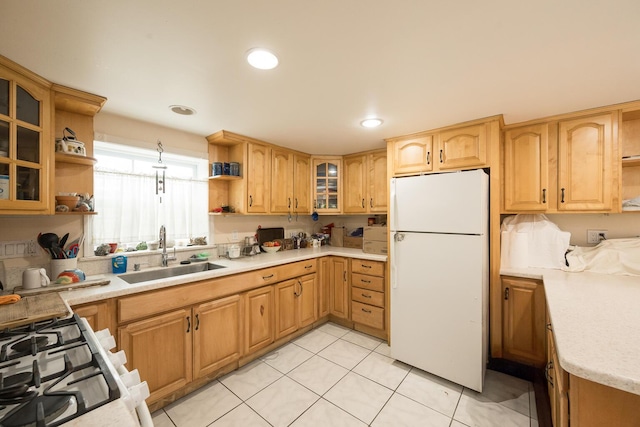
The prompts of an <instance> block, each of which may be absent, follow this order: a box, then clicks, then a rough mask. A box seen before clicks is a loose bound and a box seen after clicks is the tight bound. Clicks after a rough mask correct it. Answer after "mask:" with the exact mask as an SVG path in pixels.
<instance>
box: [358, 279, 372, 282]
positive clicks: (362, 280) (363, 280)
mask: <svg viewBox="0 0 640 427" xmlns="http://www.w3.org/2000/svg"><path fill="white" fill-rule="evenodd" d="M360 281H361V282H362V283H371V280H365V279H360Z"/></svg>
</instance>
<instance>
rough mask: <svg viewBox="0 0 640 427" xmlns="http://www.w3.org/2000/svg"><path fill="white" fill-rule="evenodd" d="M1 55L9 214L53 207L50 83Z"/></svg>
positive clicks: (3, 203) (2, 204) (2, 201)
mask: <svg viewBox="0 0 640 427" xmlns="http://www.w3.org/2000/svg"><path fill="white" fill-rule="evenodd" d="M7 65H8V66H5V64H4V61H3V59H2V58H0V99H2V102H0V117H1V119H0V151H2V152H3V153H2V155H1V156H0V157H1V158H2V162H0V175H5V176H6V177H7V178H6V179H5V180H3V181H5V183H6V186H4V187H3V189H4V191H3V193H2V197H0V211H2V213H3V214H8V213H16V214H35V213H39V214H43V213H50V212H51V211H53V208H54V203H53V200H54V198H53V194H52V193H53V188H51V186H52V185H53V181H54V180H53V178H54V174H53V165H54V162H53V159H52V157H53V153H54V147H53V140H54V138H53V136H52V135H51V133H52V124H51V117H52V114H51V108H52V107H51V104H52V102H51V90H50V86H51V85H50V84H49V83H47V82H45V81H44V80H43V79H41V78H40V77H38V76H35V75H33V79H31V78H29V77H28V75H27V74H25V71H23V70H15V71H14V70H13V69H12V67H11V65H13V64H7Z"/></svg>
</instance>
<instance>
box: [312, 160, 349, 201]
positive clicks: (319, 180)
mask: <svg viewBox="0 0 640 427" xmlns="http://www.w3.org/2000/svg"><path fill="white" fill-rule="evenodd" d="M341 174H342V159H322V158H316V159H314V160H313V175H314V179H313V183H314V196H313V202H314V209H315V211H316V212H318V213H334V214H335V213H340V212H341V209H342V206H341V200H340V199H341V197H340V182H341V181H342V175H341Z"/></svg>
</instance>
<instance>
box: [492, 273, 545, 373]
mask: <svg viewBox="0 0 640 427" xmlns="http://www.w3.org/2000/svg"><path fill="white" fill-rule="evenodd" d="M502 295H503V301H502V322H503V323H502V342H503V356H504V358H505V359H510V360H515V361H518V362H522V363H527V364H530V365H534V366H537V367H542V366H544V364H545V361H546V353H545V347H544V343H545V333H544V331H545V327H544V325H545V323H544V322H545V301H544V288H543V286H542V283H541V282H539V281H536V280H528V279H519V278H512V277H503V278H502Z"/></svg>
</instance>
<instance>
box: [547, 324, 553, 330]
mask: <svg viewBox="0 0 640 427" xmlns="http://www.w3.org/2000/svg"><path fill="white" fill-rule="evenodd" d="M547 329H548V330H550V331H553V329H551V323H547Z"/></svg>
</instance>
